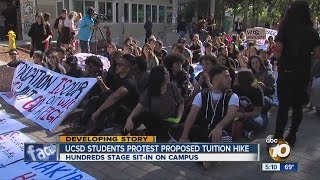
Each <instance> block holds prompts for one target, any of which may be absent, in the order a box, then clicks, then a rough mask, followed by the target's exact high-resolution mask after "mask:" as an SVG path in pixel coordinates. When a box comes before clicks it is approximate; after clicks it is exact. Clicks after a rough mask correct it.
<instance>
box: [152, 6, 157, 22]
mask: <svg viewBox="0 0 320 180" xmlns="http://www.w3.org/2000/svg"><path fill="white" fill-rule="evenodd" d="M157 20H158V7H157V6H156V5H152V22H153V23H157V22H158V21H157Z"/></svg>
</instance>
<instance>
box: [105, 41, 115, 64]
mask: <svg viewBox="0 0 320 180" xmlns="http://www.w3.org/2000/svg"><path fill="white" fill-rule="evenodd" d="M115 51H117V46H116V44H115V43H114V42H111V43H108V44H107V53H106V54H105V55H104V56H105V57H107V58H108V59H109V60H110V59H111V57H112V54H113V53H114V52H115Z"/></svg>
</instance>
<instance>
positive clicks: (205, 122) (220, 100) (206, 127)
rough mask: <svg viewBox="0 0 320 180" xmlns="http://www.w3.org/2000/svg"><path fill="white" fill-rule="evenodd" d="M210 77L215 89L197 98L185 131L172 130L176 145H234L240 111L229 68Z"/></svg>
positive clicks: (217, 70) (213, 73)
mask: <svg viewBox="0 0 320 180" xmlns="http://www.w3.org/2000/svg"><path fill="white" fill-rule="evenodd" d="M209 76H210V81H211V84H212V87H211V88H210V89H209V88H208V89H204V90H202V91H201V92H199V93H198V94H197V95H196V97H195V98H194V101H193V103H192V107H191V110H190V112H189V114H188V117H187V119H186V121H185V123H184V127H175V128H173V129H170V131H169V134H170V135H171V137H173V138H174V139H175V140H176V141H179V142H181V143H183V142H189V141H191V142H213V143H219V142H223V143H226V142H231V141H232V138H231V131H232V124H233V121H234V118H235V115H236V112H237V110H238V107H239V98H238V96H237V95H236V94H235V93H233V92H232V91H231V90H230V88H231V77H230V73H229V71H228V68H226V67H222V66H218V67H215V68H213V69H212V70H211V71H210V75H209ZM179 138H180V139H179Z"/></svg>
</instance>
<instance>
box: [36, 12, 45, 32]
mask: <svg viewBox="0 0 320 180" xmlns="http://www.w3.org/2000/svg"><path fill="white" fill-rule="evenodd" d="M35 17H36V22H35V23H36V24H37V25H38V22H37V17H39V18H41V24H40V25H41V26H42V28H43V34H47V31H46V24H45V20H44V17H43V14H42V13H36V16H35Z"/></svg>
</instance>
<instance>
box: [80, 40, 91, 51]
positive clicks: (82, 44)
mask: <svg viewBox="0 0 320 180" xmlns="http://www.w3.org/2000/svg"><path fill="white" fill-rule="evenodd" d="M80 49H81V53H90V42H89V41H81V40H80Z"/></svg>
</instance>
